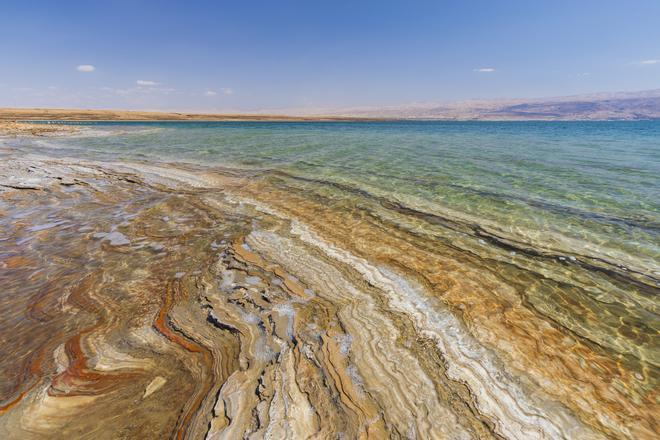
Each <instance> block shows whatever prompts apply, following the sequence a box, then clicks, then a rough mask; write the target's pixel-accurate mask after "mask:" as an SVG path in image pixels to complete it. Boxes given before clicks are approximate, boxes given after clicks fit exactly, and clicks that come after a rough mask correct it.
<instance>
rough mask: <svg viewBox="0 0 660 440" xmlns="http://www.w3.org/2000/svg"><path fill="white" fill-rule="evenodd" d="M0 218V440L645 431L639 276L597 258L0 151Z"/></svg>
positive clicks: (311, 189)
mask: <svg viewBox="0 0 660 440" xmlns="http://www.w3.org/2000/svg"><path fill="white" fill-rule="evenodd" d="M0 224H1V227H2V231H3V236H2V241H0V269H1V270H0V283H1V284H2V286H3V287H4V295H3V297H2V299H0V314H1V316H3V320H2V323H0V338H2V344H0V347H1V348H0V350H2V356H0V359H1V360H0V436H1V437H3V438H35V439H36V438H95V439H97V438H168V437H174V438H209V439H221V438H516V439H532V438H568V439H596V438H616V439H619V438H629V439H651V438H656V437H657V435H658V426H657V414H658V413H659V410H660V408H659V406H658V381H657V379H658V356H657V354H658V343H657V342H658V339H657V322H656V321H655V320H654V319H655V318H654V317H655V316H657V315H656V313H657V299H656V298H657V294H658V289H657V285H656V284H655V282H654V281H653V280H649V279H648V278H647V277H644V276H642V275H639V274H635V273H630V272H627V271H624V270H619V269H617V268H612V267H609V266H607V265H606V264H605V263H602V262H598V261H590V260H587V259H581V258H575V257H573V258H566V257H561V258H560V256H557V255H546V254H543V253H540V252H534V250H533V249H525V248H518V247H516V244H515V243H509V242H507V243H503V242H502V241H501V240H500V241H498V237H492V236H488V234H487V233H485V232H484V231H480V230H479V229H478V228H475V227H474V225H470V224H460V223H455V222H454V223H452V222H451V221H450V220H449V219H443V218H440V217H437V216H435V217H434V216H430V215H428V214H425V213H422V212H418V211H414V210H411V209H408V208H406V207H405V206H397V205H393V204H391V203H387V202H385V201H383V200H380V199H378V198H377V197H373V196H371V195H369V194H367V193H364V192H362V193H360V192H359V191H355V190H354V189H352V188H350V187H342V188H337V187H329V186H328V185H327V184H326V183H324V182H320V181H318V182H317V181H313V180H302V179H299V178H296V177H294V176H290V175H287V174H284V173H278V172H259V173H256V172H247V171H239V170H233V169H223V168H202V167H194V166H181V165H178V166H174V165H163V164H159V165H154V164H150V163H146V162H145V163H137V162H136V163H119V162H93V161H88V160H80V159H76V158H71V159H66V158H52V157H45V156H37V155H33V154H28V153H25V152H23V151H18V150H14V149H10V148H3V149H2V150H0ZM512 255H515V258H512ZM623 291H625V292H626V294H627V297H628V298H632V299H631V300H630V303H629V304H626V305H625V306H622V305H621V304H620V303H618V302H614V301H609V300H608V296H617V295H618V293H619V292H623Z"/></svg>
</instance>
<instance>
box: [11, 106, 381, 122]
mask: <svg viewBox="0 0 660 440" xmlns="http://www.w3.org/2000/svg"><path fill="white" fill-rule="evenodd" d="M385 119H386V118H370V117H364V118H362V117H347V116H287V115H260V114H218V113H185V112H150V111H132V110H83V109H46V108H0V121H12V122H16V121H72V122H73V121H81V122H82V121H377V120H385Z"/></svg>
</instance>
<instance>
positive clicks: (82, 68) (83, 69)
mask: <svg viewBox="0 0 660 440" xmlns="http://www.w3.org/2000/svg"><path fill="white" fill-rule="evenodd" d="M76 70H78V72H85V73H89V72H93V71H95V70H96V67H94V66H92V65H91V64H81V65H79V66H78V67H76Z"/></svg>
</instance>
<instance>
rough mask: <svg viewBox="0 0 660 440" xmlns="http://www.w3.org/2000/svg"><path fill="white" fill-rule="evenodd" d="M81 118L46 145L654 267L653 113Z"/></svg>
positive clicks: (659, 168) (657, 171)
mask: <svg viewBox="0 0 660 440" xmlns="http://www.w3.org/2000/svg"><path fill="white" fill-rule="evenodd" d="M86 125H91V126H92V127H91V128H93V130H92V131H91V132H90V134H89V135H81V136H77V137H73V138H61V139H57V140H55V141H51V140H48V146H54V145H55V146H58V147H59V148H61V149H62V150H60V151H61V152H62V153H64V154H69V153H71V149H75V150H76V153H75V154H81V153H83V154H85V155H89V156H91V157H103V158H122V159H128V160H130V159H148V160H162V161H168V162H193V163H198V164H204V165H225V166H235V167H240V168H257V169H268V170H272V169H275V170H280V171H284V172H287V173H289V174H293V175H296V176H304V177H307V178H313V179H318V180H324V181H330V182H336V183H341V184H344V185H349V186H350V187H354V188H356V189H360V190H363V191H367V192H369V193H371V194H373V195H377V196H381V197H385V198H387V199H390V200H393V201H396V202H398V203H401V204H403V205H405V206H408V207H413V208H415V209H418V210H422V211H424V212H430V213H434V214H439V215H442V216H446V217H452V218H460V219H461V220H464V221H469V222H472V223H475V224H478V225H480V226H481V227H484V228H486V229H488V230H489V231H491V232H495V233H497V234H499V235H503V236H505V237H507V238H508V239H512V240H516V241H518V242H521V243H526V244H528V245H532V246H540V247H543V248H544V249H548V250H552V251H555V252H560V253H561V252H566V253H575V254H584V253H586V254H590V255H598V256H599V257H603V258H606V259H608V260H609V261H610V262H613V263H615V264H621V265H624V266H626V267H629V268H631V269H633V270H636V271H641V272H642V273H645V274H646V275H647V276H651V277H652V278H655V277H657V275H658V273H657V271H658V269H657V260H658V256H659V240H658V231H659V230H660V198H659V197H658V194H660V177H659V176H660V121H641V122H640V121H636V122H369V123H366V122H349V123H338V122H303V123H296V122H282V123H280V122H159V123H142V122H141V123H133V122H128V123H126V122H113V123H91V124H86Z"/></svg>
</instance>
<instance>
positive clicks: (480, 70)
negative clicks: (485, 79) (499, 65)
mask: <svg viewBox="0 0 660 440" xmlns="http://www.w3.org/2000/svg"><path fill="white" fill-rule="evenodd" d="M472 70H473V71H474V72H482V73H490V72H495V68H494V67H480V68H478V69H472Z"/></svg>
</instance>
